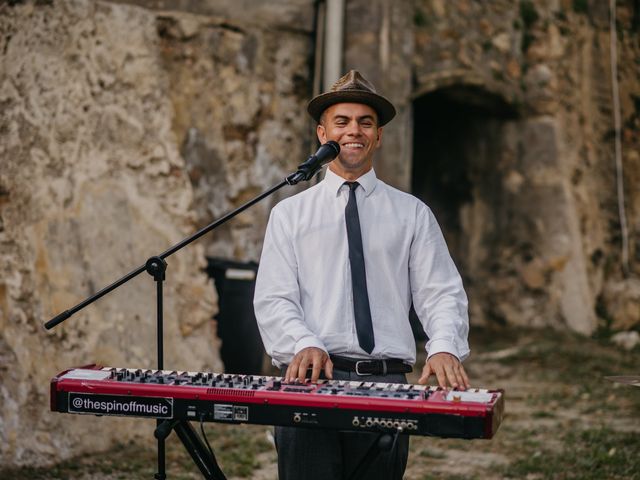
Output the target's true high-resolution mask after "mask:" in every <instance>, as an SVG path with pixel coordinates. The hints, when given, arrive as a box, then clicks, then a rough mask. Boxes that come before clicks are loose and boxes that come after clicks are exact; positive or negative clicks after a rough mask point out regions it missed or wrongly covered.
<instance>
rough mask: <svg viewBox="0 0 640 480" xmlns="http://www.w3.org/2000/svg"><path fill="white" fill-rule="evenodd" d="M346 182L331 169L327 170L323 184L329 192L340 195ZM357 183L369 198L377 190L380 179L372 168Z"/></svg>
mask: <svg viewBox="0 0 640 480" xmlns="http://www.w3.org/2000/svg"><path fill="white" fill-rule="evenodd" d="M346 181H347V180H345V179H344V178H342V177H341V176H340V175H338V174H337V173H334V172H333V171H332V170H330V169H329V168H327V169H326V170H325V174H324V180H323V184H324V185H325V188H328V189H329V191H331V192H334V193H335V194H336V195H338V192H339V191H340V187H342V186H343V185H344V182H346ZM356 182H358V183H359V184H360V186H361V187H362V190H364V194H365V196H366V197H368V196H369V195H370V194H371V193H372V192H373V191H374V190H375V188H376V184H377V183H378V177H376V172H375V171H374V170H373V168H372V169H371V170H369V171H368V172H367V173H365V174H364V175H362V176H361V177H359V178H358V179H357V180H356Z"/></svg>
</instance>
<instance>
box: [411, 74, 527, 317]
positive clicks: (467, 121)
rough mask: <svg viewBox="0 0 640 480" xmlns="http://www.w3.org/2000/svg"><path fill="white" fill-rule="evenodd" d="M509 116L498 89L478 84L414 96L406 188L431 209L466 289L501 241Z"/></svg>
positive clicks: (482, 274) (485, 272)
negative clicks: (409, 177)
mask: <svg viewBox="0 0 640 480" xmlns="http://www.w3.org/2000/svg"><path fill="white" fill-rule="evenodd" d="M515 117H516V112H515V110H514V108H513V107H512V106H510V105H509V104H508V103H507V102H505V101H504V100H503V99H502V98H501V97H499V96H497V95H495V94H491V93H489V92H486V91H484V90H481V89H479V88H477V87H466V86H450V87H446V88H442V89H439V90H436V91H433V92H430V93H427V94H425V95H422V96H420V97H418V98H417V99H416V100H415V101H414V103H413V120H414V131H413V165H412V182H411V188H412V193H413V194H414V195H416V196H417V197H418V198H420V199H421V200H423V201H424V202H425V203H426V204H427V205H429V207H430V208H431V209H432V210H433V212H434V214H435V216H436V218H437V219H438V223H439V224H440V227H441V228H442V230H443V233H444V236H445V239H446V240H447V244H448V246H449V250H450V251H451V254H452V257H453V259H454V261H455V262H456V264H457V265H458V268H459V269H460V271H461V274H462V276H463V280H464V282H465V286H466V288H467V289H468V290H469V289H471V290H473V289H474V288H475V287H476V285H478V284H481V283H484V280H485V279H486V278H487V277H489V276H490V275H491V274H490V273H489V272H490V271H491V269H492V264H491V262H492V260H491V259H492V251H493V250H494V249H499V248H500V243H501V242H504V241H506V240H505V239H501V234H500V232H501V230H502V228H501V225H500V224H501V222H503V221H504V215H503V213H504V211H503V209H502V205H503V203H504V202H505V197H504V192H503V185H504V184H505V178H504V175H505V174H504V173H502V172H505V171H506V168H505V166H504V164H505V162H506V163H508V159H507V158H505V155H506V153H505V151H506V149H505V148H504V145H505V142H504V138H503V137H504V131H505V125H506V124H507V123H508V122H512V121H513V119H515ZM512 125H513V123H512ZM470 297H472V298H471V301H472V303H473V301H474V298H475V299H478V298H482V297H483V295H481V294H479V295H470ZM476 302H477V301H476ZM471 308H472V311H473V310H475V311H476V313H477V312H481V311H486V309H485V308H483V306H482V305H479V304H478V303H476V304H475V305H473V304H472V305H471ZM475 316H476V317H478V316H480V317H485V318H486V315H482V314H481V315H475Z"/></svg>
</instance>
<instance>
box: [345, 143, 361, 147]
mask: <svg viewBox="0 0 640 480" xmlns="http://www.w3.org/2000/svg"><path fill="white" fill-rule="evenodd" d="M343 147H346V148H364V144H362V143H357V142H350V143H345V144H344V145H343Z"/></svg>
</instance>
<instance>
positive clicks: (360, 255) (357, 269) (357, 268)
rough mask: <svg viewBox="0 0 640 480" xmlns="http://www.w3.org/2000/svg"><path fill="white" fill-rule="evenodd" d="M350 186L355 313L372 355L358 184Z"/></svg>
mask: <svg viewBox="0 0 640 480" xmlns="http://www.w3.org/2000/svg"><path fill="white" fill-rule="evenodd" d="M345 185H348V186H349V201H348V202H347V207H346V208H345V210H344V217H345V220H346V223H347V240H348V242H349V263H350V264H351V284H352V287H353V312H354V314H355V319H356V332H357V333H358V343H359V344H360V346H361V347H362V349H363V350H364V351H365V352H367V353H371V352H372V351H373V347H374V346H375V341H374V338H373V324H372V322H371V308H370V307H369V294H368V293H367V276H366V274H365V270H364V252H363V248H362V233H361V231H360V218H359V217H358V205H357V204H356V188H358V185H359V183H358V182H345Z"/></svg>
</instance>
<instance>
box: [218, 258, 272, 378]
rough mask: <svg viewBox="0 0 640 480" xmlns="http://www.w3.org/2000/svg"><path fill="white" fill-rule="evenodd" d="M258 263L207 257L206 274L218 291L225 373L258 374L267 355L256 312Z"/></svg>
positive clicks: (221, 353)
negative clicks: (254, 298)
mask: <svg viewBox="0 0 640 480" xmlns="http://www.w3.org/2000/svg"><path fill="white" fill-rule="evenodd" d="M257 271H258V264H257V263H256V262H237V261H234V260H228V259H223V258H215V257H207V273H208V274H209V276H210V277H212V278H213V279H214V281H215V285H216V291H217V292H218V314H217V315H216V316H215V317H214V318H215V319H216V320H217V322H218V336H219V337H220V340H221V341H222V347H221V349H220V356H221V357H222V361H223V362H224V367H225V372H228V373H245V374H253V375H259V374H261V373H262V362H263V358H264V355H265V351H264V347H263V345H262V339H261V338H260V332H259V331H258V324H257V323H256V317H255V313H254V312H253V292H254V291H255V285H256V272H257Z"/></svg>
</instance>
